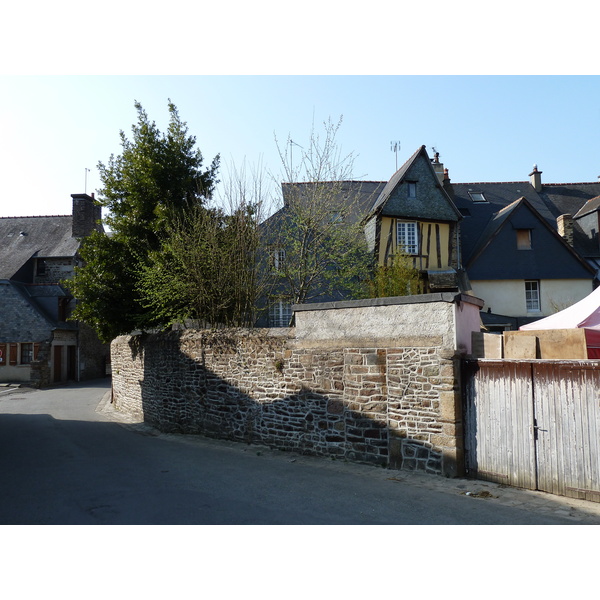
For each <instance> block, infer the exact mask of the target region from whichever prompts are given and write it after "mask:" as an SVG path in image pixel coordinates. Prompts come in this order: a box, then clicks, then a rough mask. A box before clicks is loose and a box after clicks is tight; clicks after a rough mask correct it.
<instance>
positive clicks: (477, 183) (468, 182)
mask: <svg viewBox="0 0 600 600" xmlns="http://www.w3.org/2000/svg"><path fill="white" fill-rule="evenodd" d="M499 183H529V181H527V180H522V181H465V182H458V183H452V184H451V185H488V184H493V185H497V184H499ZM544 185H548V184H544Z"/></svg>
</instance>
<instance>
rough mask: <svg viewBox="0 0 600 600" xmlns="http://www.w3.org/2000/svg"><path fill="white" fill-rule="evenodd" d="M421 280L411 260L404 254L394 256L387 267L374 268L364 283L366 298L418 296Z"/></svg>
mask: <svg viewBox="0 0 600 600" xmlns="http://www.w3.org/2000/svg"><path fill="white" fill-rule="evenodd" d="M420 290H421V280H420V277H419V271H418V270H417V269H415V268H414V266H413V264H412V258H411V257H410V256H408V255H406V254H396V255H395V256H393V257H392V258H391V260H390V262H389V264H387V265H380V266H377V267H375V269H374V272H373V274H372V275H371V277H369V278H368V279H367V280H366V281H365V282H364V292H363V294H364V296H365V297H366V298H384V297H388V296H410V295H413V294H419V293H420Z"/></svg>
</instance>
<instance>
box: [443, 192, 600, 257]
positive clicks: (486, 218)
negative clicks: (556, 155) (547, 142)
mask: <svg viewBox="0 0 600 600" xmlns="http://www.w3.org/2000/svg"><path fill="white" fill-rule="evenodd" d="M452 190H453V193H454V198H453V200H454V203H455V205H456V206H457V208H458V209H459V210H460V211H461V213H462V214H463V216H464V217H465V218H464V219H463V220H462V221H461V225H460V227H461V242H462V253H463V263H464V264H467V263H468V262H469V260H470V259H471V257H472V256H473V254H474V252H475V251H476V249H477V248H478V247H479V246H480V245H481V243H482V241H483V237H484V236H485V235H486V234H487V233H488V232H489V230H488V226H490V224H491V223H492V220H493V219H494V218H495V215H496V213H499V212H500V211H501V210H502V209H504V208H505V207H507V206H509V205H510V204H512V203H513V202H515V201H516V200H518V199H519V198H521V197H523V198H525V199H526V200H527V202H528V203H529V204H530V205H531V206H532V207H533V209H534V210H535V211H536V212H537V213H538V214H539V215H540V216H541V217H543V218H544V219H545V221H546V222H547V223H548V225H549V226H550V227H551V228H552V229H554V230H555V231H556V229H557V225H556V219H557V217H559V216H560V215H563V214H570V215H572V216H575V215H576V214H577V213H578V212H579V211H580V210H581V209H582V207H583V206H584V205H585V204H586V203H587V202H588V201H589V200H591V199H592V198H594V197H596V196H599V195H600V183H563V184H542V189H541V191H540V192H539V193H538V192H536V191H535V189H534V188H533V186H532V185H531V183H530V182H529V181H513V182H490V183H488V182H476V183H452ZM469 192H471V193H477V192H480V193H483V194H484V197H485V200H486V202H474V201H473V199H472V197H471V196H470V194H469ZM574 233H575V248H576V249H578V250H580V251H582V250H586V252H583V254H585V255H586V256H589V247H588V246H589V244H588V245H586V244H585V239H584V237H583V236H581V235H578V233H579V232H578V230H577V228H575V232H574Z"/></svg>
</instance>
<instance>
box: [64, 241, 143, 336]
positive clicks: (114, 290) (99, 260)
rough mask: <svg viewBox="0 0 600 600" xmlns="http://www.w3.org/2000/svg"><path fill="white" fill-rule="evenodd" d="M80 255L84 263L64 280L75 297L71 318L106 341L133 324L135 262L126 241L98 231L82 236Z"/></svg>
mask: <svg viewBox="0 0 600 600" xmlns="http://www.w3.org/2000/svg"><path fill="white" fill-rule="evenodd" d="M80 255H81V258H82V259H83V261H84V265H85V266H83V267H76V268H75V276H74V277H73V278H72V279H70V280H69V281H67V282H65V285H66V286H68V287H69V289H70V291H71V293H72V294H73V295H74V296H75V298H77V307H76V309H75V311H74V313H73V318H75V319H79V320H80V321H83V322H84V323H87V324H88V325H89V326H90V327H92V328H93V329H94V330H95V331H96V333H97V334H98V336H99V338H100V339H101V340H102V341H104V342H107V343H108V342H110V341H111V340H112V339H113V338H114V337H116V336H117V335H120V334H122V333H126V332H129V331H131V330H133V329H135V327H136V325H137V322H138V315H137V312H138V307H137V305H136V302H135V298H136V297H137V293H136V290H135V282H136V274H135V268H136V261H134V260H132V256H131V249H130V248H129V247H128V246H127V245H126V244H124V243H122V242H121V241H119V240H117V239H114V238H110V237H108V236H106V235H105V234H104V233H100V232H98V231H94V232H93V233H92V234H91V235H90V236H89V237H87V238H85V239H84V241H83V244H82V246H81V248H80Z"/></svg>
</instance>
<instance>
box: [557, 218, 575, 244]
mask: <svg viewBox="0 0 600 600" xmlns="http://www.w3.org/2000/svg"><path fill="white" fill-rule="evenodd" d="M556 225H557V227H558V235H560V237H561V238H562V239H563V240H565V242H567V244H569V246H571V248H572V247H573V216H572V215H560V217H558V219H556Z"/></svg>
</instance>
